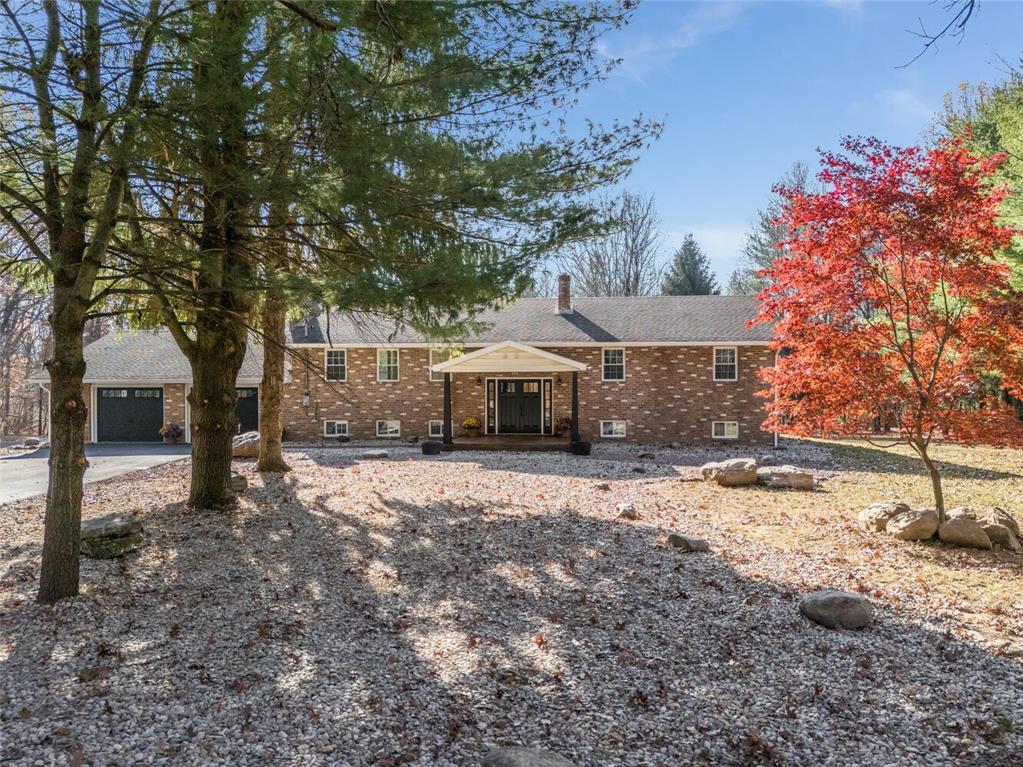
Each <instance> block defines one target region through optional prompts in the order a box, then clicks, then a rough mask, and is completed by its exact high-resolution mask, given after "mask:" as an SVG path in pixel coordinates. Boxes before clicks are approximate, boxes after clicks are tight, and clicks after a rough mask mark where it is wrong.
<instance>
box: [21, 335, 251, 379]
mask: <svg viewBox="0 0 1023 767" xmlns="http://www.w3.org/2000/svg"><path fill="white" fill-rule="evenodd" d="M262 375H263V347H262V346H260V345H258V344H254V343H252V341H251V339H250V342H249V344H248V348H247V349H246V351H245V360H244V361H243V362H242V369H241V371H240V372H239V374H238V378H239V379H243V380H247V379H255V380H259V379H260V378H261V377H262ZM49 377H50V376H49V373H47V372H46V370H45V369H43V370H41V371H40V372H38V373H36V374H34V375H33V376H32V378H33V380H37V381H47V380H49ZM191 380H192V370H191V368H190V366H189V364H188V359H187V358H186V357H185V355H184V354H182V353H181V350H180V349H179V348H178V345H177V343H175V341H174V339H173V338H172V337H171V334H170V332H169V331H166V330H157V331H136V332H125V333H108V334H107V335H105V336H103V337H102V338H100V339H97V340H96V341H93V342H92V343H91V344H89V345H88V346H86V347H85V381H86V383H88V382H90V381H172V382H180V381H184V382H188V381H191Z"/></svg>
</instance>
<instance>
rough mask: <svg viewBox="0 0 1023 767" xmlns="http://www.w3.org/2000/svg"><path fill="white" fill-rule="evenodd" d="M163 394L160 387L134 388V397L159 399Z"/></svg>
mask: <svg viewBox="0 0 1023 767" xmlns="http://www.w3.org/2000/svg"><path fill="white" fill-rule="evenodd" d="M162 396H163V390H161V389H136V390H135V399H159V398H160V397H162Z"/></svg>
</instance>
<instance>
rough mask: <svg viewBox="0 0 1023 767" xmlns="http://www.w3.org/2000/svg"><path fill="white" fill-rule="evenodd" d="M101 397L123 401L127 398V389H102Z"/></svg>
mask: <svg viewBox="0 0 1023 767" xmlns="http://www.w3.org/2000/svg"><path fill="white" fill-rule="evenodd" d="M100 396H101V397H113V398H115V399H124V398H125V397H127V396H128V390H127V389H102V390H100Z"/></svg>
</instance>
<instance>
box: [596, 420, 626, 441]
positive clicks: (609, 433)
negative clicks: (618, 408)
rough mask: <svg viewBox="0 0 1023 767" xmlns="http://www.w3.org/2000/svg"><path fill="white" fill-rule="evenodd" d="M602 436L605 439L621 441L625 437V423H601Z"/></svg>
mask: <svg viewBox="0 0 1023 767" xmlns="http://www.w3.org/2000/svg"><path fill="white" fill-rule="evenodd" d="M600 436H601V437H603V438H604V439H621V438H623V437H624V436H625V421H601V422H600Z"/></svg>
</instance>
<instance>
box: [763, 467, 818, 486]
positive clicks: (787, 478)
mask: <svg viewBox="0 0 1023 767" xmlns="http://www.w3.org/2000/svg"><path fill="white" fill-rule="evenodd" d="M757 482H759V483H760V484H761V485H766V486H767V487H780V488H785V489H788V490H813V486H814V479H813V474H811V473H810V472H808V471H804V470H803V469H798V468H796V467H795V466H765V467H763V468H760V469H757Z"/></svg>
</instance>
